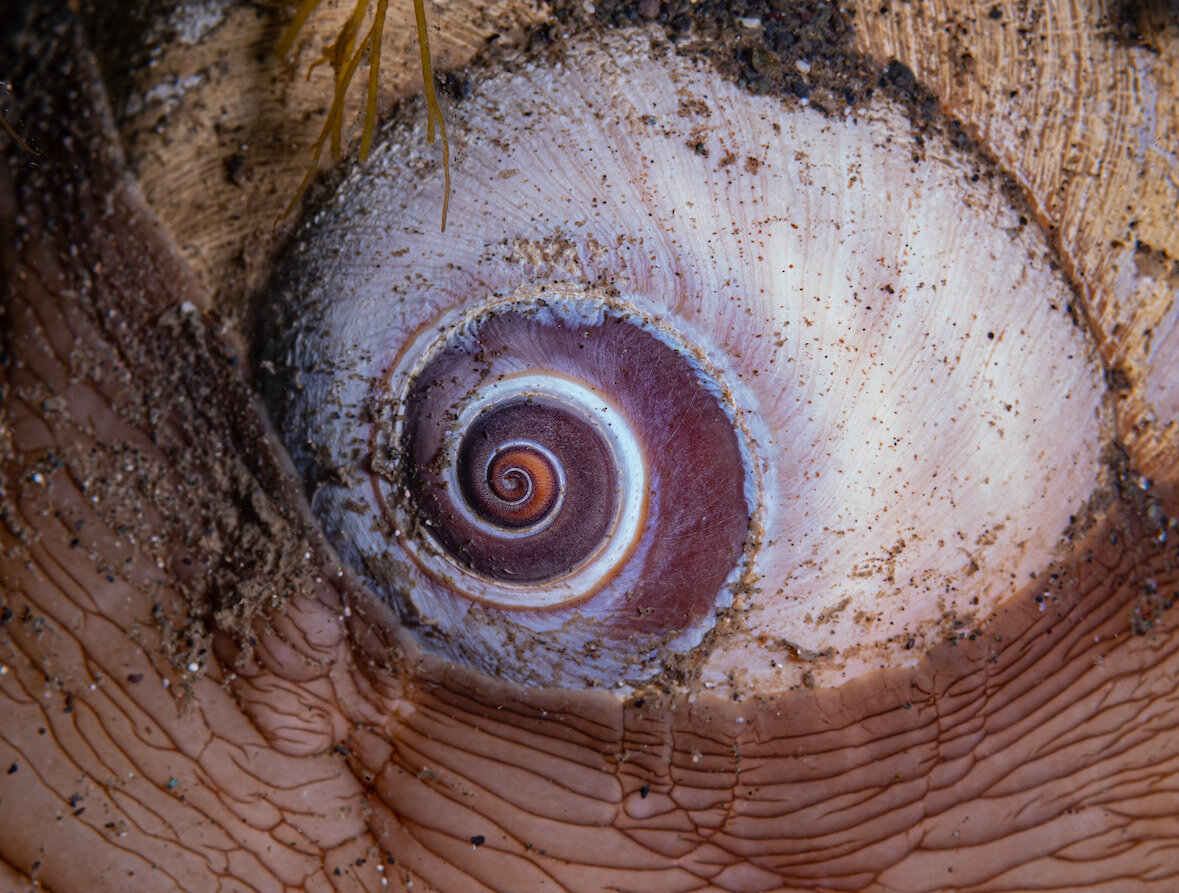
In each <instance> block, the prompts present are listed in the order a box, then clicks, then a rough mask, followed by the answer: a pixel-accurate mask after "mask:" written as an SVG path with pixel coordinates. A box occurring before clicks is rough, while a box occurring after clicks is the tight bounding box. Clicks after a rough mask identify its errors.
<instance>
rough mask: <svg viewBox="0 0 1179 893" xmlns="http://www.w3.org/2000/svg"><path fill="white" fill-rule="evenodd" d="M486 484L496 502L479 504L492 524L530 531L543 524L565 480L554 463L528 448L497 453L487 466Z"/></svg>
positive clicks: (522, 447) (521, 447) (522, 445)
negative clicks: (534, 525) (562, 480)
mask: <svg viewBox="0 0 1179 893" xmlns="http://www.w3.org/2000/svg"><path fill="white" fill-rule="evenodd" d="M486 481H487V489H488V491H489V492H490V493H491V495H493V496H495V497H496V500H495V501H492V500H479V502H478V505H479V508H480V509H481V510H482V511H483V512H484V513H485V517H487V519H488V520H490V521H495V522H498V523H500V524H503V525H505V526H506V527H527V526H529V525H531V524H535V523H537V522H538V521H541V520H543V519H544V518H545V516H546V515H548V513H549V512H550V511H551V510H552V508H553V506H554V505H556V503H557V497H558V496H559V495H560V493H561V478H560V476H559V475H558V474H557V469H556V468H555V467H554V466H553V463H552V460H550V459H549V457H548V456H546V455H545V454H544V453H542V452H540V450H538V449H536V448H535V447H531V446H528V445H525V444H519V445H516V446H511V447H507V448H505V449H503V450H501V451H500V452H499V453H497V454H496V455H495V458H493V459H492V460H491V464H490V465H489V466H487V476H486Z"/></svg>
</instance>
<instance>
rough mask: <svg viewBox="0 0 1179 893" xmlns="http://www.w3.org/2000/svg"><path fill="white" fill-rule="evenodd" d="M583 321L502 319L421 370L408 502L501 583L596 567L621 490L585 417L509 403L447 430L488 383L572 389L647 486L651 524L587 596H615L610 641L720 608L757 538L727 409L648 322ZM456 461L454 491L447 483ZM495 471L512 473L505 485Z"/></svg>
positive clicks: (412, 401) (541, 399)
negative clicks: (591, 397)
mask: <svg viewBox="0 0 1179 893" xmlns="http://www.w3.org/2000/svg"><path fill="white" fill-rule="evenodd" d="M576 314H577V308H576V306H574V307H573V308H570V309H566V308H561V309H554V308H551V307H550V308H544V309H535V308H520V307H510V308H508V309H505V310H501V311H499V312H492V313H489V314H487V315H485V316H483V317H481V318H479V319H478V320H476V321H475V322H473V323H470V324H469V325H468V326H466V327H465V328H463V329H462V330H461V331H460V332H458V333H456V335H455V336H454V337H453V338H451V339H450V341H449V342H448V343H447V344H446V345H445V346H444V347H443V348H442V349H441V350H440V351H439V352H438V353H437V354H436V355H435V356H434V358H433V359H432V360H430V361H429V363H427V364H426V366H425V367H424V369H423V370H422V372H421V373H420V374H419V375H418V376H417V378H416V380H415V382H414V384H413V386H412V388H411V391H410V394H409V397H408V400H407V402H406V408H405V420H406V421H405V426H404V429H403V441H402V446H403V453H402V455H403V463H404V479H405V480H406V481H407V483H408V486H409V492H410V499H411V501H412V503H413V507H414V508H415V509H416V515H417V517H418V518H420V519H421V520H423V521H424V522H425V529H426V530H427V531H428V534H429V536H431V537H432V538H433V539H434V540H435V541H436V542H437V543H438V544H440V545H441V547H442V548H443V549H444V550H445V551H446V552H447V553H449V554H450V555H451V556H452V558H453V559H454V560H455V561H456V562H457V563H458V564H460V565H462V566H464V567H466V568H468V569H469V570H471V571H474V572H475V573H477V574H479V575H483V576H484V577H486V578H489V579H492V580H495V581H499V582H502V583H513V584H533V585H536V586H545V585H546V581H551V580H554V579H559V578H561V577H562V576H563V575H565V574H567V573H568V572H569V571H571V570H572V569H574V568H575V567H577V566H578V565H579V564H581V563H582V562H583V561H585V560H586V559H587V558H590V557H592V556H593V555H594V554H595V553H596V552H597V550H598V548H599V544H600V543H601V541H602V538H603V537H604V536H610V535H613V532H614V531H613V529H612V525H613V523H614V518H615V515H616V513H617V511H618V510H619V509H618V506H619V503H620V501H621V500H622V499H624V498H625V497H626V495H627V494H622V493H618V492H617V491H618V478H617V476H616V473H615V469H614V465H613V462H614V453H613V452H612V450H611V448H610V446H609V444H608V443H606V442H605V441H604V440H603V439H602V437H601V436H599V434H598V431H597V429H595V427H594V424H593V423H592V422H591V421H589V420H586V419H584V418H582V417H581V415H580V412H581V410H580V407H577V406H573V407H566V406H561V405H557V404H556V403H555V402H554V400H553V398H552V397H551V396H550V395H539V396H537V397H535V398H534V399H524V398H521V397H519V396H515V397H512V398H510V399H507V400H504V401H503V402H501V403H498V404H492V405H490V406H488V407H485V408H484V409H483V411H482V412H481V413H480V414H479V415H478V416H477V418H476V419H475V421H474V422H473V423H472V424H470V425H469V427H468V430H466V431H452V430H450V429H451V427H452V426H453V425H454V424H455V420H456V419H457V418H458V415H459V413H460V412H461V411H462V410H463V407H464V405H465V404H466V402H467V401H469V400H471V399H472V397H473V395H476V394H477V393H478V392H479V389H480V388H482V387H486V386H487V383H488V382H494V381H498V380H501V379H504V378H507V377H511V376H513V375H521V374H537V373H540V374H546V375H548V374H551V375H552V376H554V377H557V378H562V379H566V380H572V381H575V382H578V383H580V384H581V385H583V386H585V387H586V388H588V389H589V390H591V391H594V392H596V393H600V394H601V395H602V396H603V397H604V398H605V399H606V401H607V402H609V403H610V404H612V405H613V406H614V407H615V408H616V409H617V418H618V421H619V422H620V423H624V424H626V425H628V426H629V429H630V431H631V433H632V435H633V437H634V439H635V440H636V441H637V442H638V444H639V447H640V450H641V452H642V453H643V455H644V461H645V466H646V478H645V479H646V482H647V489H648V492H647V493H646V494H641V493H639V494H634V496H635V498H638V499H640V500H643V504H644V508H645V518H644V522H643V524H642V526H641V527H640V529H639V531H638V534H637V536H636V537H635V540H634V542H633V544H631V547H630V548H629V550H628V551H626V553H625V554H624V556H623V558H622V560H621V561H620V562H619V563H618V565H617V566H616V567H614V568H613V569H611V570H610V571H609V573H607V574H606V575H605V576H604V578H603V579H602V581H601V583H600V585H598V586H597V587H595V589H594V591H593V592H591V593H589V594H588V596H587V598H588V599H590V601H591V603H592V604H594V605H597V604H598V603H599V602H601V603H602V604H603V606H604V604H605V600H609V604H610V605H611V607H610V608H609V613H608V614H607V615H606V616H604V617H603V618H602V620H603V622H604V628H603V634H604V635H610V636H614V637H616V636H619V635H623V634H628V633H631V632H642V633H661V632H667V631H674V630H676V629H681V628H684V627H686V626H687V625H689V624H690V623H692V622H693V621H695V620H698V619H700V618H701V617H702V616H704V614H705V613H707V612H709V611H711V610H713V608H714V607H715V605H716V603H717V601H718V598H719V596H720V594H721V589H722V587H723V586H724V585H725V582H726V580H727V578H728V577H729V575H730V573H731V572H732V570H733V568H734V567H735V566H736V565H737V563H738V562H739V561H740V560H741V556H742V553H743V549H744V545H745V539H746V536H747V534H748V529H749V507H748V500H747V494H746V481H747V474H746V470H745V468H744V464H743V461H742V454H741V449H740V446H739V441H738V436H737V433H736V431H735V430H734V423H733V420H732V417H731V414H730V412H728V411H727V410H726V408H725V406H724V405H723V404H722V401H721V399H720V398H718V397H717V396H716V394H715V393H714V392H713V390H714V389H711V388H709V387H708V386H706V384H705V383H704V377H703V374H702V373H701V372H700V371H699V369H698V367H697V366H696V365H695V364H694V363H692V362H691V361H690V360H688V359H687V358H686V357H685V356H684V355H682V354H681V353H680V352H678V351H677V350H676V349H675V348H673V347H672V346H671V345H669V344H668V343H666V342H665V341H664V340H662V339H660V338H659V337H656V335H654V334H653V333H652V332H651V331H648V330H647V327H645V326H644V325H643V324H641V323H639V322H637V321H634V320H633V319H631V318H626V317H623V316H621V315H619V316H613V315H610V314H609V313H607V314H605V315H604V316H603V315H602V314H601V313H600V312H598V313H597V315H596V318H592V319H590V320H585V319H583V318H581V317H579V316H578V315H576ZM456 441H457V442H458V443H459V444H460V446H459V448H458V449H457V451H456V450H454V449H453V448H449V452H448V447H447V444H453V443H455V442H456ZM448 456H453V457H454V458H452V459H448V458H447V457H448ZM551 460H555V461H556V463H557V467H555V468H554V467H552V461H551ZM449 462H456V463H457V468H456V469H455V470H454V475H455V476H457V480H458V481H459V486H458V488H457V490H458V491H459V492H455V490H456V488H454V487H450V486H447V483H446V478H447V474H448V470H447V467H446V466H447V464H448V463H449ZM497 467H498V470H499V471H501V472H506V474H505V475H504V476H502V477H499V478H497V475H496V472H497ZM562 482H563V484H562ZM554 487H557V488H559V490H560V492H557V491H555V490H554ZM497 491H498V493H497ZM529 494H530V495H529ZM455 500H462V501H464V503H465V504H462V505H460V504H456V502H455ZM595 613H596V612H595Z"/></svg>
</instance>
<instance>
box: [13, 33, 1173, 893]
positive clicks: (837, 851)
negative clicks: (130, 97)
mask: <svg viewBox="0 0 1179 893" xmlns="http://www.w3.org/2000/svg"><path fill="white" fill-rule="evenodd" d="M20 64H21V65H22V66H23V68H22V69H21V70H20V73H21V80H20V81H19V82H20V83H22V84H25V85H27V87H26V90H27V96H28V97H29V98H28V101H27V104H26V105H25V107H24V108H22V109H21V118H22V120H24V121H27V122H30V125H29V126H30V131H29V132H30V136H31V138H32V139H33V141H34V142H35V144H36V145H37V146H38V147H39V148H40V149H41V150H42V151H43V153H44V155H43V156H42V157H40V158H38V159H35V160H30V159H29V158H28V157H27V156H26V155H25V154H24V153H22V151H21V150H20V149H19V148H18V147H16V146H14V145H13V144H12V143H11V141H9V142H7V143H6V161H5V167H4V168H3V171H2V172H0V175H2V179H0V225H2V226H3V231H2V243H0V251H2V254H0V269H3V276H4V280H3V281H4V291H3V308H4V310H3V313H4V316H3V322H2V323H0V332H2V338H3V341H2V342H0V345H2V353H0V361H2V363H3V366H2V367H0V494H2V495H0V500H2V501H0V520H2V521H3V524H2V526H0V598H2V599H3V613H2V614H0V619H2V621H3V622H2V625H0V664H2V665H3V668H4V671H3V675H0V768H3V769H4V770H5V771H4V772H3V773H0V873H2V876H0V889H4V890H9V889H12V890H23V889H31V888H32V887H33V884H34V883H38V884H41V885H43V886H44V887H47V888H49V889H53V890H63V891H65V890H104V889H106V890H124V889H136V890H157V889H158V890H170V889H176V888H180V889H185V890H221V889H225V890H245V889H258V890H272V889H273V890H277V889H296V890H297V889H305V890H329V889H340V890H349V889H390V888H391V889H407V888H408V887H409V886H410V884H411V883H412V885H413V889H415V890H419V889H423V888H424V889H431V885H432V886H433V887H434V888H437V889H441V890H447V891H465V890H482V889H492V890H505V891H509V890H510V891H525V890H542V889H569V890H601V889H618V890H647V891H655V890H705V889H715V890H779V889H780V890H795V889H865V888H867V889H881V890H919V889H920V890H937V889H959V888H961V889H980V890H1014V889H1027V888H1029V887H1036V888H1038V889H1039V888H1042V889H1066V888H1075V887H1078V886H1091V887H1095V888H1098V889H1111V890H1113V889H1118V890H1124V889H1137V888H1139V887H1144V888H1145V887H1151V886H1153V887H1155V888H1157V889H1160V890H1163V889H1171V888H1173V887H1174V885H1175V884H1176V883H1177V881H1176V875H1179V846H1177V844H1179V828H1177V826H1176V820H1175V818H1174V816H1175V815H1176V812H1177V811H1179V747H1177V745H1176V741H1177V740H1179V730H1177V729H1176V726H1177V725H1179V699H1177V696H1176V694H1175V684H1174V680H1175V678H1176V672H1177V671H1179V636H1177V635H1176V631H1175V625H1174V619H1175V618H1174V609H1173V608H1172V607H1171V605H1170V600H1171V598H1172V597H1173V592H1174V589H1175V584H1176V576H1177V561H1176V552H1175V547H1174V537H1171V538H1170V540H1169V541H1165V542H1161V541H1160V536H1159V534H1160V529H1159V527H1158V526H1157V519H1158V518H1159V517H1162V518H1164V519H1165V517H1166V516H1167V515H1173V514H1174V513H1175V507H1174V506H1173V505H1168V504H1167V503H1166V502H1165V501H1164V502H1162V503H1158V502H1156V501H1155V496H1154V494H1155V493H1156V492H1159V489H1160V488H1157V487H1156V488H1155V489H1154V490H1152V491H1150V492H1146V493H1143V492H1142V491H1140V490H1138V489H1136V488H1135V487H1134V486H1132V481H1133V476H1132V475H1130V474H1128V473H1127V474H1121V475H1119V474H1116V473H1115V474H1113V475H1112V478H1113V481H1112V483H1111V489H1110V491H1109V493H1107V494H1105V495H1104V496H1101V497H1099V498H1095V500H1094V503H1093V505H1092V507H1091V511H1090V516H1089V517H1087V518H1084V519H1081V521H1082V523H1080V524H1079V525H1078V527H1077V529H1076V530H1075V531H1074V534H1073V536H1072V539H1071V542H1069V543H1066V544H1065V546H1064V551H1063V554H1062V559H1061V561H1060V563H1059V565H1058V566H1056V567H1052V568H1045V569H1044V572H1043V573H1041V574H1039V575H1038V577H1037V580H1036V581H1034V584H1033V586H1032V587H1031V588H1029V589H1028V590H1027V591H1026V592H1025V593H1024V594H1023V595H1021V596H1020V597H1017V598H1015V599H1013V600H1011V601H1010V602H1009V603H1008V604H1007V605H1006V606H1005V607H1004V609H1003V610H1001V611H1000V612H999V614H998V616H996V617H995V618H994V619H993V620H991V621H990V622H989V623H988V624H986V625H985V626H984V627H983V628H981V629H979V630H977V631H971V634H970V635H968V636H964V637H962V638H961V639H958V640H956V641H955V642H953V643H947V644H945V645H942V646H939V647H938V648H936V649H934V650H933V651H932V652H930V653H929V654H926V655H924V656H923V658H922V659H921V662H920V663H919V665H918V666H917V667H916V668H914V669H909V670H899V669H898V670H886V671H880V672H878V673H875V674H872V675H869V676H865V677H862V678H860V679H858V680H855V681H853V682H849V683H847V684H845V685H844V686H841V687H839V688H834V689H817V690H807V689H801V690H799V691H792V692H785V693H779V694H772V693H770V694H766V695H765V696H763V697H759V698H751V699H747V700H745V701H743V702H741V703H737V704H734V703H728V702H725V701H721V700H719V699H716V698H713V697H710V696H708V695H707V694H703V693H699V694H697V693H685V692H677V691H668V692H655V693H651V694H648V695H645V696H644V697H643V698H642V699H640V700H631V701H628V702H625V703H623V702H620V701H618V700H617V699H616V698H615V697H614V696H612V695H608V694H596V693H593V694H586V693H575V692H559V691H540V690H524V689H520V688H516V687H512V686H509V685H505V684H501V683H497V682H496V681H495V680H490V679H486V678H481V677H478V676H476V675H474V674H471V673H468V672H465V671H463V670H461V669H460V668H457V667H453V666H448V665H446V664H443V663H441V662H439V661H437V660H432V659H429V658H425V657H421V656H418V655H417V654H416V653H415V652H414V651H413V650H412V648H409V647H408V646H406V645H404V644H403V643H402V642H401V641H400V639H399V637H398V633H397V631H396V630H394V629H392V628H391V624H390V620H389V617H388V616H386V613H385V612H384V611H383V610H382V609H381V607H380V606H379V605H374V604H372V603H371V602H370V601H369V600H368V599H367V598H366V595H365V593H364V591H363V589H362V588H361V587H360V586H358V585H357V584H356V583H354V582H353V581H352V578H351V576H350V575H349V573H348V572H347V571H346V570H344V569H341V568H338V567H337V566H336V565H335V564H334V562H333V559H332V557H331V556H330V554H329V552H328V551H327V550H326V549H325V548H324V547H323V545H322V543H321V542H320V539H319V536H318V534H317V532H316V530H315V526H314V522H313V521H312V520H311V519H310V517H309V515H308V514H307V512H306V508H305V505H304V503H303V500H302V497H301V495H300V493H299V490H298V484H297V483H296V481H295V480H294V477H293V475H292V473H291V472H290V470H289V468H288V466H287V465H286V464H285V461H284V459H283V458H282V457H281V456H280V455H279V454H278V451H277V448H276V447H275V446H274V445H273V442H272V440H271V438H270V437H269V433H268V431H267V429H266V427H265V424H264V423H263V421H262V417H261V414H260V413H259V411H258V408H257V406H256V404H255V401H254V397H253V395H252V392H251V389H250V386H249V383H248V380H247V378H246V376H245V375H244V374H243V368H242V367H243V365H244V364H243V363H241V362H240V361H239V359H238V351H237V348H236V347H235V342H234V338H233V336H232V334H231V333H227V332H224V331H222V330H221V329H219V328H218V326H217V323H216V321H215V319H214V317H212V316H211V315H209V314H207V313H205V312H203V310H202V308H205V307H207V306H208V304H209V301H208V297H207V295H206V294H204V292H203V291H202V290H201V287H200V285H199V284H198V282H197V281H196V280H195V278H194V277H193V276H192V275H191V273H190V272H189V271H188V270H187V268H186V266H185V263H184V260H183V258H182V255H181V253H180V251H179V249H178V247H177V246H176V245H175V244H174V243H173V242H172V240H171V238H170V236H169V234H168V232H167V230H166V229H165V228H164V227H163V226H162V225H161V224H160V223H159V221H158V220H156V219H155V218H154V217H153V216H152V215H151V213H150V212H149V211H148V209H147V208H146V206H145V205H144V203H143V201H142V199H141V197H140V196H139V194H138V192H137V189H136V185H135V182H134V180H133V179H132V178H131V176H130V175H129V173H128V172H127V171H126V170H125V169H124V166H123V162H122V159H121V156H120V154H119V152H118V151H117V149H115V148H114V145H115V143H114V139H113V137H112V136H111V129H110V126H109V123H108V121H107V119H106V118H105V117H104V115H105V113H104V110H103V106H102V94H101V87H100V85H99V84H98V83H97V80H96V76H95V70H94V68H93V65H92V63H91V62H90V61H89V58H88V56H87V55H86V53H85V50H84V47H83V45H82V43H81V42H80V37H79V35H78V33H77V31H76V30H75V29H74V28H72V27H64V28H61V29H58V30H57V31H55V32H51V31H50V30H48V29H47V30H45V31H43V32H42V33H41V34H39V35H38V36H37V40H36V45H34V46H29V47H26V48H25V51H24V53H23V59H22V61H21V63H20ZM1119 468H1120V466H1117V464H1116V463H1115V471H1116V470H1118V469H1119ZM1122 470H1124V469H1122ZM1164 492H1165V490H1164ZM1037 599H1038V600H1037Z"/></svg>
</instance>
